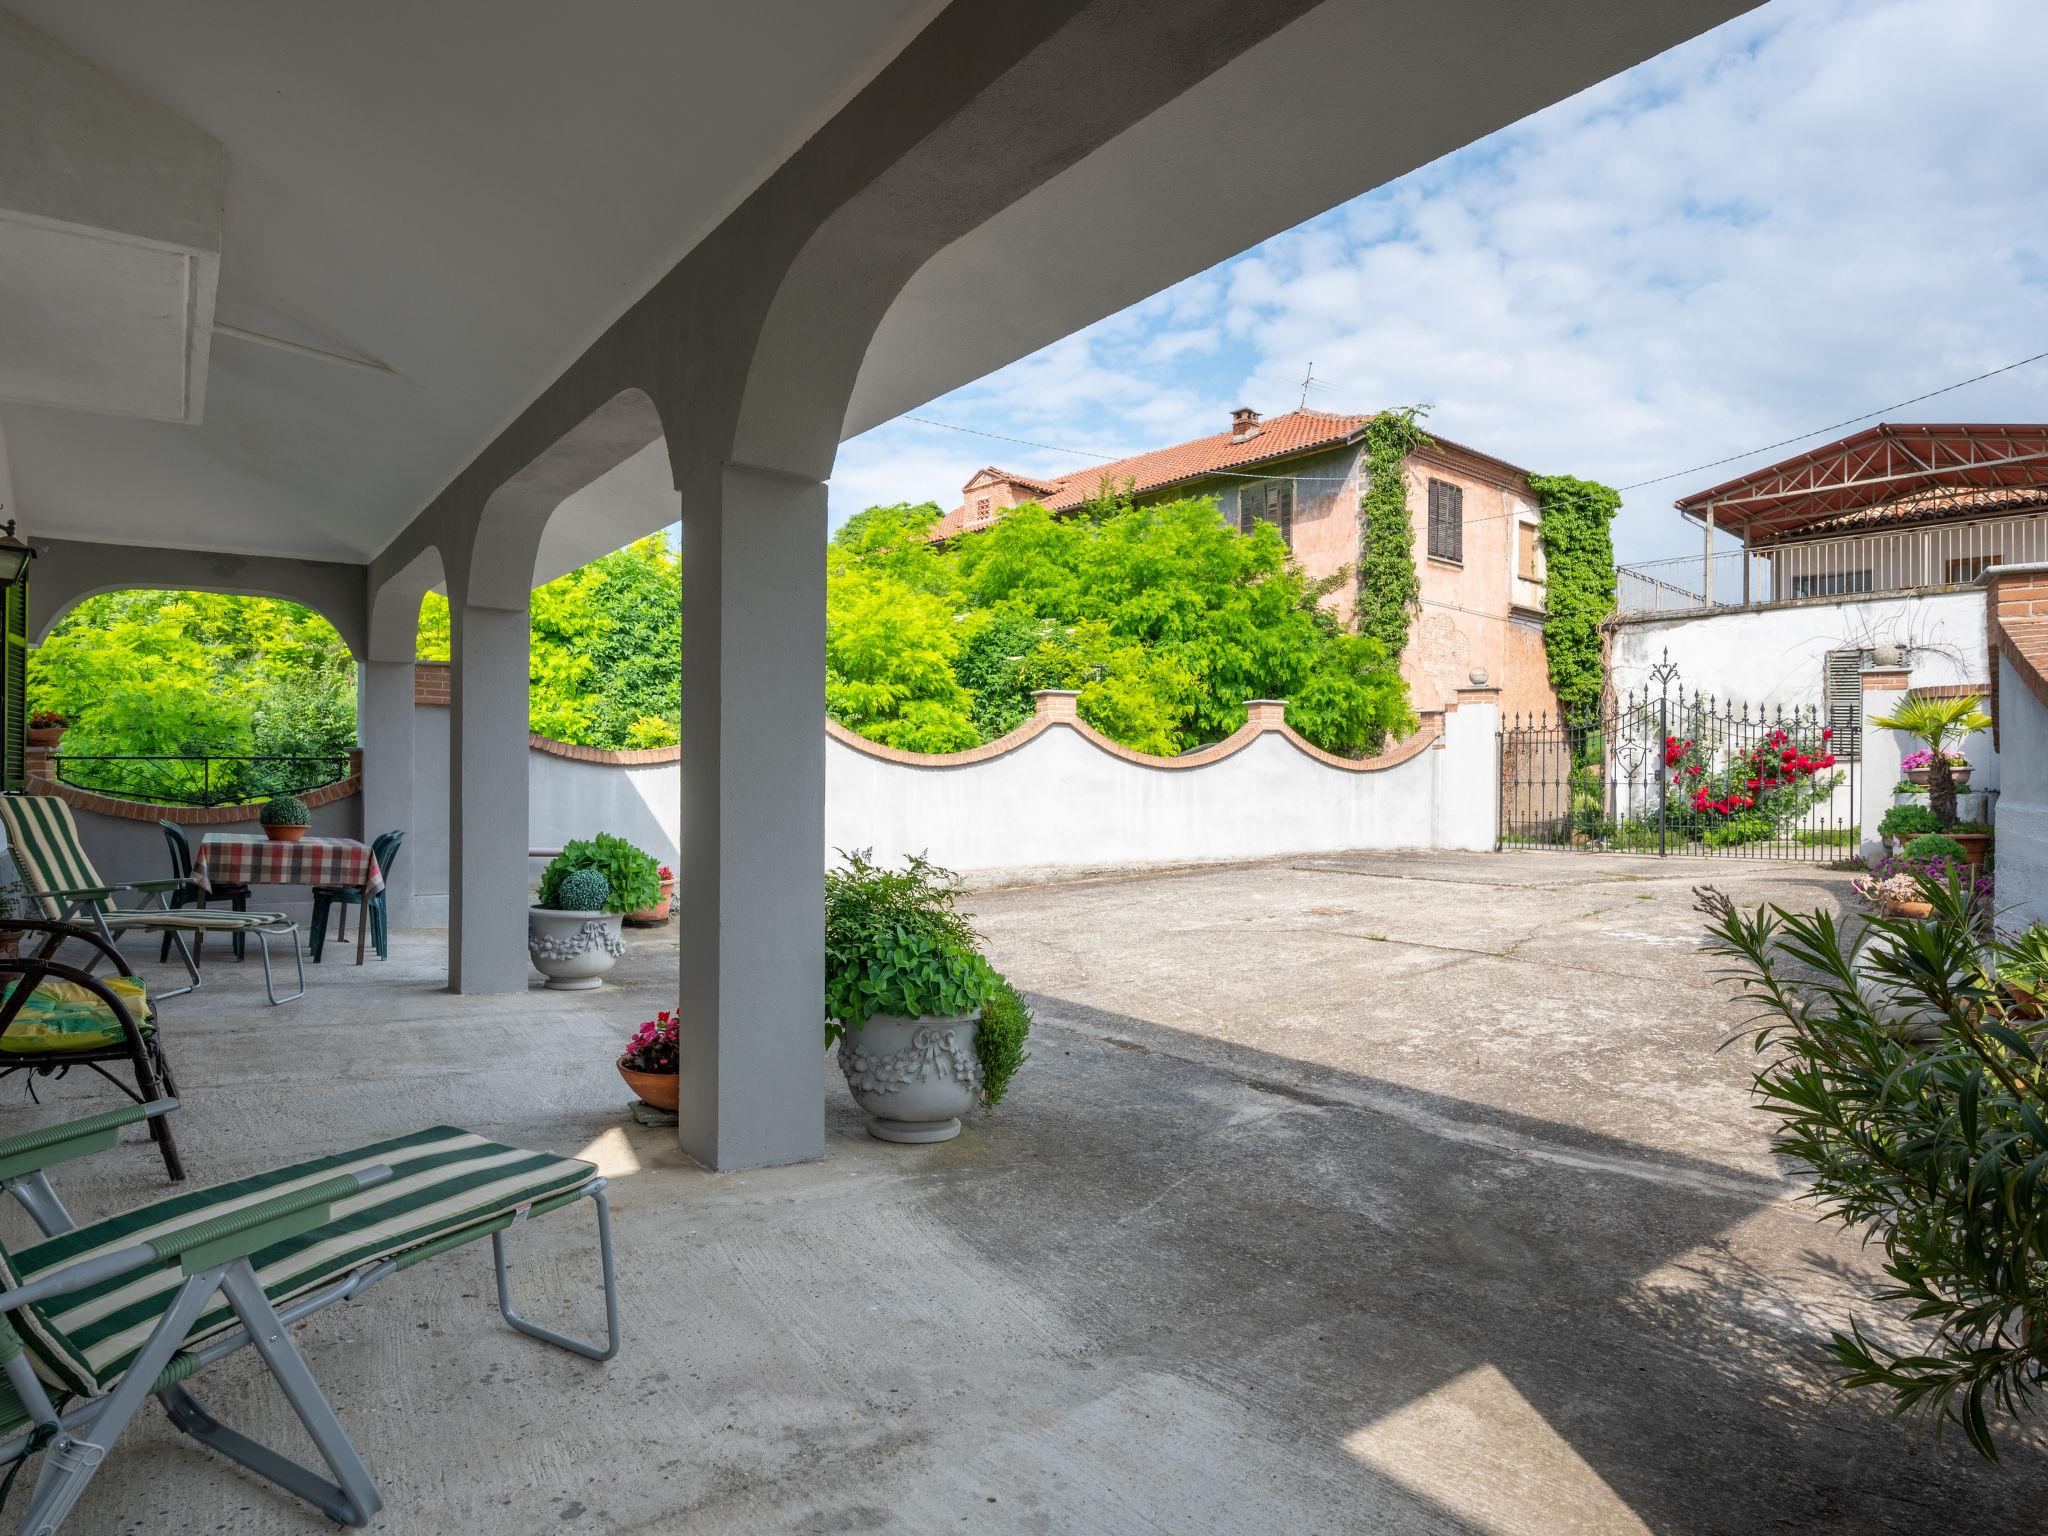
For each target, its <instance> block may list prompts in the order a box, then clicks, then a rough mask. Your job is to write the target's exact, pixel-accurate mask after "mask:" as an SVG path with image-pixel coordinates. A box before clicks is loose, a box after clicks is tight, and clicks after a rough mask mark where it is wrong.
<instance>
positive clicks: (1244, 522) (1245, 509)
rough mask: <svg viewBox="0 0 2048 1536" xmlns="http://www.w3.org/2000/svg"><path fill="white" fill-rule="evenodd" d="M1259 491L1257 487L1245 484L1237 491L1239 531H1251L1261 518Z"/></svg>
mask: <svg viewBox="0 0 2048 1536" xmlns="http://www.w3.org/2000/svg"><path fill="white" fill-rule="evenodd" d="M1258 497H1259V492H1258V490H1257V489H1256V488H1255V487H1252V486H1245V487H1243V488H1241V489H1240V490H1239V491H1238V493H1237V531H1238V532H1239V533H1250V532H1251V531H1252V524H1253V523H1255V522H1257V521H1258V518H1259V501H1258Z"/></svg>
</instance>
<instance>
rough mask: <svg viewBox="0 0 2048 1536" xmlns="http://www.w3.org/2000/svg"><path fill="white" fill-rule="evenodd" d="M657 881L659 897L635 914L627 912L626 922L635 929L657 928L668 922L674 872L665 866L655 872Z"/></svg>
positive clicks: (674, 885)
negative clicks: (658, 882)
mask: <svg viewBox="0 0 2048 1536" xmlns="http://www.w3.org/2000/svg"><path fill="white" fill-rule="evenodd" d="M655 878H656V879H657V880H659V881H660V882H661V883H660V886H659V889H660V891H661V895H660V896H659V897H657V898H656V899H655V900H654V901H652V902H650V903H648V905H646V906H644V907H642V908H641V909H640V910H639V911H637V912H628V913H627V914H626V921H627V922H628V923H630V924H632V925H633V926H634V927H636V928H652V927H657V926H659V925H660V924H662V923H665V922H667V921H668V912H669V904H670V902H672V901H673V900H674V899H675V892H676V872H675V871H674V870H672V869H670V868H669V867H668V866H667V865H666V864H664V865H662V866H661V868H660V869H659V870H657V871H656V872H655Z"/></svg>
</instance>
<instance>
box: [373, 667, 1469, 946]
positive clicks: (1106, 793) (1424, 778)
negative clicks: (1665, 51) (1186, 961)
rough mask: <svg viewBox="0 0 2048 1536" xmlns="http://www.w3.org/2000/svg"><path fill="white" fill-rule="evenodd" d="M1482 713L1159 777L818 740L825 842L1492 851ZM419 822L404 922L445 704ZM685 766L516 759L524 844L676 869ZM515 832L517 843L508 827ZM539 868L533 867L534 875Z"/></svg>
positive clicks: (953, 863) (426, 718)
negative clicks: (1344, 753)
mask: <svg viewBox="0 0 2048 1536" xmlns="http://www.w3.org/2000/svg"><path fill="white" fill-rule="evenodd" d="M1498 718H1499V714H1498V711H1497V709H1496V708H1495V707H1494V706H1493V705H1492V704H1490V703H1489V704H1467V705H1465V706H1464V707H1462V708H1460V709H1456V710H1452V711H1450V712H1449V713H1448V714H1447V715H1446V716H1445V717H1444V719H1445V726H1444V739H1443V745H1442V746H1441V748H1435V747H1432V748H1430V749H1428V750H1425V751H1423V752H1421V753H1419V754H1417V755H1416V756H1415V757H1412V758H1410V759H1409V760H1408V761H1406V762H1403V763H1397V764H1395V765H1394V766H1393V767H1391V768H1386V769H1380V770H1377V771H1373V772H1366V773H1360V772H1356V771H1353V770H1348V769H1343V768H1332V767H1330V766H1329V765H1328V764H1326V763H1323V762H1320V761H1318V760H1317V759H1316V758H1314V757H1311V756H1310V755H1308V754H1307V753H1305V752H1302V751H1300V750H1299V749H1298V748H1296V747H1295V746H1293V745H1292V744H1291V743H1290V742H1289V741H1288V740H1287V739H1286V737H1285V736H1283V735H1281V734H1280V733H1278V732H1268V733H1266V734H1265V735H1263V736H1260V737H1259V738H1258V739H1256V740H1255V741H1253V742H1252V743H1251V744H1250V745H1249V746H1247V747H1245V748H1244V749H1243V750H1242V751H1240V752H1238V753H1236V754H1234V755H1233V756H1231V757H1227V758H1225V759H1223V760H1222V761H1221V762H1215V763H1210V764H1208V765H1206V766H1203V767H1199V768H1158V767H1148V766H1145V765H1142V764H1138V763H1133V762H1130V761H1128V760H1126V759H1124V758H1121V757H1117V756H1115V755H1114V754H1112V753H1108V752H1105V751H1103V750H1102V749H1101V748H1099V747H1097V746H1095V745H1094V744H1093V743H1091V742H1090V741H1088V740H1087V738H1086V737H1084V736H1083V735H1082V734H1081V733H1080V732H1078V731H1076V730H1074V729H1072V728H1070V727H1066V726H1061V725H1055V726H1053V727H1052V728H1050V729H1048V730H1047V731H1046V732H1045V733H1044V734H1043V735H1041V736H1039V737H1037V738H1036V739H1034V740H1032V741H1030V742H1027V743H1026V744H1025V745H1024V746H1022V747H1020V748H1018V749H1017V750H1015V751H1013V752H1009V753H1005V754H1004V755H1002V756H1000V757H996V758H991V759H988V760H986V761H983V762H979V763H973V764H968V765H965V766H960V767H925V766H911V765H909V764H904V763H895V762H888V761H884V760H882V759H879V758H875V757H871V756H869V755H868V754H866V753H864V752H861V751H860V750H858V749H857V748H853V747H848V746H846V745H845V744H843V743H841V742H839V741H836V740H833V739H831V738H829V737H828V738H827V739H826V741H825V744H824V745H825V844H826V847H827V849H829V850H836V849H841V848H872V849H874V850H875V852H876V853H877V855H879V856H881V857H883V858H885V859H889V860H896V861H900V860H901V859H902V858H904V857H905V856H907V855H909V854H912V853H924V854H928V855H929V856H930V857H931V858H932V859H933V860H934V861H936V862H937V863H940V864H943V865H945V866H947V867H948V868H952V869H960V870H987V869H1013V868H1030V867H1038V866H1077V865H1092V866H1101V865H1110V864H1146V863H1181V862H1195V861H1201V860H1210V859H1215V860H1222V859H1246V858H1260V857H1265V856H1269V855H1274V854H1285V853H1316V852H1332V851H1335V850H1339V849H1345V848H1432V847H1434V848H1470V849H1489V848H1491V847H1493V844H1494V819H1495V814H1496V812H1495V808H1496V806H1497V805H1498V803H1499V799H1500V786H1499V778H1498V775H1499V757H1498V749H1497V746H1496V742H1495V727H1496V724H1497V722H1498ZM416 721H417V724H416V728H415V736H414V760H415V765H416V772H417V782H416V784H415V789H414V803H415V806H416V816H417V821H418V825H416V826H415V827H414V828H412V829H411V830H410V831H409V833H408V835H407V837H406V843H405V852H404V854H403V857H404V858H405V859H406V860H407V861H408V862H409V863H410V866H411V878H412V880H413V881H414V882H415V885H414V890H415V896H414V902H415V906H414V911H415V913H416V918H415V920H416V921H417V922H419V923H421V924H423V925H429V926H431V925H436V924H440V923H443V922H445V921H446V920H447V910H448V837H447V826H446V823H447V804H448V796H447V790H446V778H445V775H446V773H447V771H448V756H447V752H448V746H447V739H448V711H447V710H445V709H437V708H433V707H431V706H428V707H422V708H420V709H419V710H417V711H416ZM680 775H681V768H680V765H679V764H676V763H665V764H660V765H657V766H653V767H645V768H614V767H606V766H601V765H598V764H594V763H581V762H576V761H573V760H571V759H568V758H562V757H557V756H555V755H553V754H552V753H546V752H537V751H530V752H529V753H528V754H527V782H528V786H529V801H528V815H529V824H528V829H527V834H526V837H527V844H528V846H531V847H558V846H560V845H561V844H562V843H564V842H566V841H568V840H569V839H570V838H572V837H589V836H591V835H592V834H594V833H597V832H610V833H614V834H615V835H617V836H620V837H625V838H630V839H631V840H632V841H634V842H635V843H638V844H639V845H640V846H641V847H642V848H645V849H646V850H647V851H648V852H649V853H651V854H653V855H654V856H655V857H656V858H658V859H660V860H661V861H662V862H663V863H665V864H668V865H670V866H675V865H676V864H677V863H678V853H679V848H680V843H681V837H682V825H681V820H682V817H681V804H682V786H681V777H680ZM508 835H516V834H511V833H510V832H509V829H508ZM539 872H540V865H539V863H538V861H536V862H534V863H533V865H532V867H531V874H532V875H533V877H534V878H536V879H537V878H538V877H539Z"/></svg>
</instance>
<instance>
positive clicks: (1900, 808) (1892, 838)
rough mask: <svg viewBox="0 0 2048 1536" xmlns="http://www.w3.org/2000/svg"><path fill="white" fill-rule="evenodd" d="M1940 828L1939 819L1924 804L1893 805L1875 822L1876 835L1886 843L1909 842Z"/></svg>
mask: <svg viewBox="0 0 2048 1536" xmlns="http://www.w3.org/2000/svg"><path fill="white" fill-rule="evenodd" d="M1940 830H1941V821H1940V819H1939V818H1938V817H1937V816H1936V815H1935V814H1934V812H1932V811H1930V810H1929V809H1927V807H1926V806H1924V805H1895V806H1893V807H1892V808H1891V809H1890V810H1888V811H1886V812H1885V813H1884V819H1883V820H1881V821H1880V822H1878V824H1877V835H1878V836H1879V837H1880V838H1882V839H1883V840H1884V841H1885V842H1887V843H1898V842H1909V841H1911V840H1912V839H1913V838H1916V837H1924V836H1925V835H1926V834H1927V833H1929V832H1939V831H1940Z"/></svg>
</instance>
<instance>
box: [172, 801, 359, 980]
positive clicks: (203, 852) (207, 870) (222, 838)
mask: <svg viewBox="0 0 2048 1536" xmlns="http://www.w3.org/2000/svg"><path fill="white" fill-rule="evenodd" d="M216 880H218V881H219V882H220V883H221V884H223V885H352V886H354V887H355V888H356V889H357V890H359V891H361V892H362V893H363V910H362V914H361V916H362V921H361V922H359V923H358V924H356V964H357V965H361V964H362V963H363V936H364V935H365V934H366V933H368V932H369V931H370V898H371V897H372V896H374V895H376V894H377V893H378V892H379V891H381V890H383V889H384V871H383V870H381V869H379V868H378V867H377V855H376V854H374V853H372V852H371V851H370V845H369V844H368V843H363V842H358V841H357V840H356V839H355V838H352V837H310V836H309V837H302V838H300V839H299V840H298V841H297V842H296V843H281V842H273V841H272V840H271V839H270V838H268V837H266V836H264V835H263V834H262V833H260V832H209V833H207V834H206V835H205V836H204V837H202V838H201V839H200V840H199V851H198V853H197V854H196V855H194V857H193V861H192V883H193V884H194V885H196V886H198V887H199V889H200V890H202V891H205V892H206V893H208V894H209V895H211V894H212V892H213V882H214V881H216Z"/></svg>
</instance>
